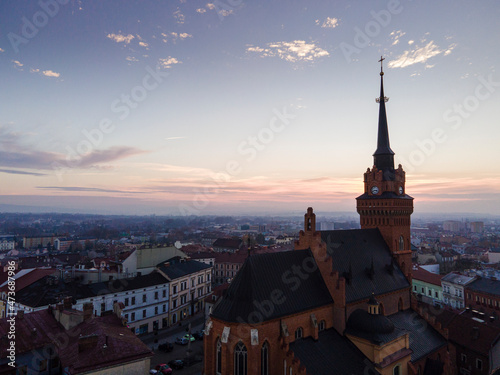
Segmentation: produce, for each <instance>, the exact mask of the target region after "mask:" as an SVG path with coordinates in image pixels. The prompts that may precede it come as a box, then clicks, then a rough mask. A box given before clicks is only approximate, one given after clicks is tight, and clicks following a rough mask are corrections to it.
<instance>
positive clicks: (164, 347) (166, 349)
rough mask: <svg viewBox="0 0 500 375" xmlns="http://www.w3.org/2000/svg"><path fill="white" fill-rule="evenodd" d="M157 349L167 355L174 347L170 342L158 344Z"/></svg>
mask: <svg viewBox="0 0 500 375" xmlns="http://www.w3.org/2000/svg"><path fill="white" fill-rule="evenodd" d="M158 349H159V350H161V351H162V352H165V353H168V352H171V351H172V350H174V345H173V344H172V343H171V342H168V341H167V342H165V343H163V344H160V345H159V346H158Z"/></svg>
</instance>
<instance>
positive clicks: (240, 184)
mask: <svg viewBox="0 0 500 375" xmlns="http://www.w3.org/2000/svg"><path fill="white" fill-rule="evenodd" d="M498 35H500V5H499V4H498V1H481V2H470V1H446V0H445V1H440V2H435V1H416V0H414V1H403V0H401V1H397V0H391V1H356V2H354V1H314V2H311V1H297V0H295V1H281V0H279V1H272V2H270V1H263V0H253V1H248V0H220V1H219V0H217V1H214V2H206V1H205V2H204V1H194V0H169V1H128V0H127V1H118V0H116V1H97V0H95V1H93V0H90V1H78V0H57V1H56V0H41V1H40V2H35V1H26V0H16V1H14V0H8V1H2V2H1V3H0V71H1V72H2V74H1V76H2V78H1V82H2V85H1V87H2V90H1V91H0V178H1V179H2V180H1V182H2V183H1V185H0V186H1V187H0V205H4V207H6V206H5V205H12V206H9V207H11V208H12V207H19V206H25V207H26V206H36V207H40V206H41V207H47V210H50V209H55V208H56V209H57V210H65V209H67V210H70V211H75V210H76V211H83V212H101V213H130V214H143V213H157V214H179V213H182V214H211V213H222V212H228V213H238V212H240V213H263V214H265V213H269V214H272V213H283V212H290V211H294V212H296V211H299V212H300V211H304V210H305V209H306V208H307V207H308V206H313V207H314V208H315V209H316V210H318V211H352V212H353V213H354V212H355V200H354V198H355V197H356V196H357V195H359V194H361V192H362V176H363V173H364V171H366V168H367V167H371V166H372V162H373V161H372V156H371V155H372V153H373V152H374V150H375V146H376V131H377V129H376V127H377V115H378V107H377V104H376V103H375V100H374V99H375V97H377V96H378V93H379V84H380V77H379V74H378V73H379V70H380V64H379V63H378V60H379V59H380V56H381V55H383V56H384V57H385V61H384V64H385V72H386V74H385V76H384V79H385V93H386V95H387V96H388V97H389V98H390V101H389V102H388V103H387V111H388V121H389V131H390V137H391V146H392V149H393V150H394V151H395V152H396V162H397V163H402V164H403V167H404V168H405V170H406V171H407V192H408V193H409V194H410V195H412V196H414V197H415V210H416V211H417V212H475V213H491V214H498V213H499V212H500V166H499V163H498V161H499V160H500V147H499V143H498V142H499V140H500V123H499V119H500V106H499V105H498V102H499V100H500V73H499V72H497V71H496V66H495V65H496V64H497V63H498V61H500V56H499V54H500V48H499V45H498Z"/></svg>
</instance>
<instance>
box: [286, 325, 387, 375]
mask: <svg viewBox="0 0 500 375" xmlns="http://www.w3.org/2000/svg"><path fill="white" fill-rule="evenodd" d="M290 350H292V351H293V353H294V354H295V357H297V358H299V359H300V364H301V365H304V366H305V367H306V370H307V373H308V374H315V375H331V374H349V375H358V374H359V375H374V374H378V372H376V371H375V370H374V366H373V365H372V364H371V362H370V361H369V360H368V358H366V357H365V356H364V354H363V353H362V352H361V351H360V350H359V349H358V348H357V347H356V346H355V345H354V344H353V343H351V342H350V341H349V340H348V339H347V338H345V337H342V336H341V335H339V334H338V333H337V331H335V329H333V328H331V329H328V330H326V331H322V332H320V333H319V339H318V341H314V340H313V339H312V338H311V337H308V338H305V339H300V340H296V341H294V342H292V343H291V344H290Z"/></svg>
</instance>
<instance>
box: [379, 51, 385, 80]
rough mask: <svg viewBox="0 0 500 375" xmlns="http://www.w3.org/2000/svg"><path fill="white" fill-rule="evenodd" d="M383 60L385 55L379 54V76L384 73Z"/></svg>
mask: <svg viewBox="0 0 500 375" xmlns="http://www.w3.org/2000/svg"><path fill="white" fill-rule="evenodd" d="M384 60H385V57H382V56H380V60H379V61H378V62H379V63H380V75H381V76H383V75H384V68H383V66H382V63H383V62H384Z"/></svg>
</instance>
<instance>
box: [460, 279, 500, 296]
mask: <svg viewBox="0 0 500 375" xmlns="http://www.w3.org/2000/svg"><path fill="white" fill-rule="evenodd" d="M467 288H468V289H471V290H473V291H475V292H483V293H488V294H494V295H497V296H500V280H491V279H483V278H479V279H477V280H474V281H473V282H471V283H470V284H469V285H467Z"/></svg>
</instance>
